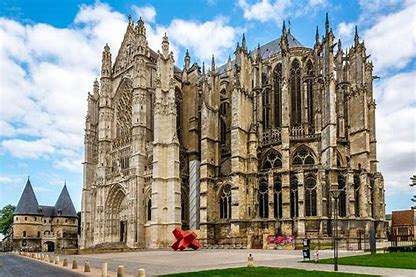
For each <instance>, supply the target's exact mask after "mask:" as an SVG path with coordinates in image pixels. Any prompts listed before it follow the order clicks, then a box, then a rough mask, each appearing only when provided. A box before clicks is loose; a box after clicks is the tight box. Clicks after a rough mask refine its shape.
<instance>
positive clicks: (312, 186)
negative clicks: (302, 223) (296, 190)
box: [305, 175, 317, 216]
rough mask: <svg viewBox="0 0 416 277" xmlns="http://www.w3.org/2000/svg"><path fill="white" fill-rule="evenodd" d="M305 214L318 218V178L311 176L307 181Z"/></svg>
mask: <svg viewBox="0 0 416 277" xmlns="http://www.w3.org/2000/svg"><path fill="white" fill-rule="evenodd" d="M305 214H306V216H316V214H317V213H316V178H315V176H313V175H309V176H307V177H306V179H305Z"/></svg>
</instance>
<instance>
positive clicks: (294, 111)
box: [290, 59, 302, 126]
mask: <svg viewBox="0 0 416 277" xmlns="http://www.w3.org/2000/svg"><path fill="white" fill-rule="evenodd" d="M290 95H291V114H290V116H291V123H292V126H300V124H301V113H302V105H301V89H300V64H299V61H298V60H296V59H295V60H294V61H293V62H292V66H291V68H290Z"/></svg>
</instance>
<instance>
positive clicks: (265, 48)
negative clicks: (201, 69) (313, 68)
mask: <svg viewBox="0 0 416 277" xmlns="http://www.w3.org/2000/svg"><path fill="white" fill-rule="evenodd" d="M287 40H288V44H289V48H293V47H303V45H302V44H301V43H300V42H299V41H298V40H297V39H296V38H295V37H294V36H293V35H292V34H291V33H288V34H287ZM279 52H280V37H279V38H277V39H274V40H272V41H270V42H268V43H266V44H263V45H261V46H260V55H261V58H262V59H268V58H269V57H270V56H272V55H273V54H276V53H279ZM256 54H257V47H256V49H254V50H253V51H251V52H250V55H251V57H254V56H255V55H256ZM226 68H227V64H223V65H221V66H220V67H219V68H218V69H217V73H219V74H221V73H223V72H224V71H225V70H226Z"/></svg>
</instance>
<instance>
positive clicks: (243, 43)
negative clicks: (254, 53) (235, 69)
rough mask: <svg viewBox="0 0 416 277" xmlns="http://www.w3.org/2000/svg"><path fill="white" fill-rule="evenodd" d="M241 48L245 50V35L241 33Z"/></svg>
mask: <svg viewBox="0 0 416 277" xmlns="http://www.w3.org/2000/svg"><path fill="white" fill-rule="evenodd" d="M241 47H242V48H243V49H244V50H246V49H247V45H246V35H245V34H244V33H243V38H242V39H241Z"/></svg>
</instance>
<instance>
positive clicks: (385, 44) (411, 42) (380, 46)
mask: <svg viewBox="0 0 416 277" xmlns="http://www.w3.org/2000/svg"><path fill="white" fill-rule="evenodd" d="M415 15H416V3H415V2H414V3H412V4H410V5H409V6H406V7H405V8H404V9H402V10H400V11H398V12H395V13H392V14H388V15H386V16H383V17H380V18H379V20H378V21H377V22H376V23H375V25H374V26H372V27H371V28H369V29H368V30H366V32H365V33H364V38H365V41H366V46H367V48H368V49H369V52H370V53H371V54H372V58H373V60H374V64H375V69H376V71H381V72H382V71H388V70H391V69H401V68H404V67H405V66H406V65H407V64H408V63H409V62H410V61H411V59H413V58H415V57H416V16H415Z"/></svg>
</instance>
